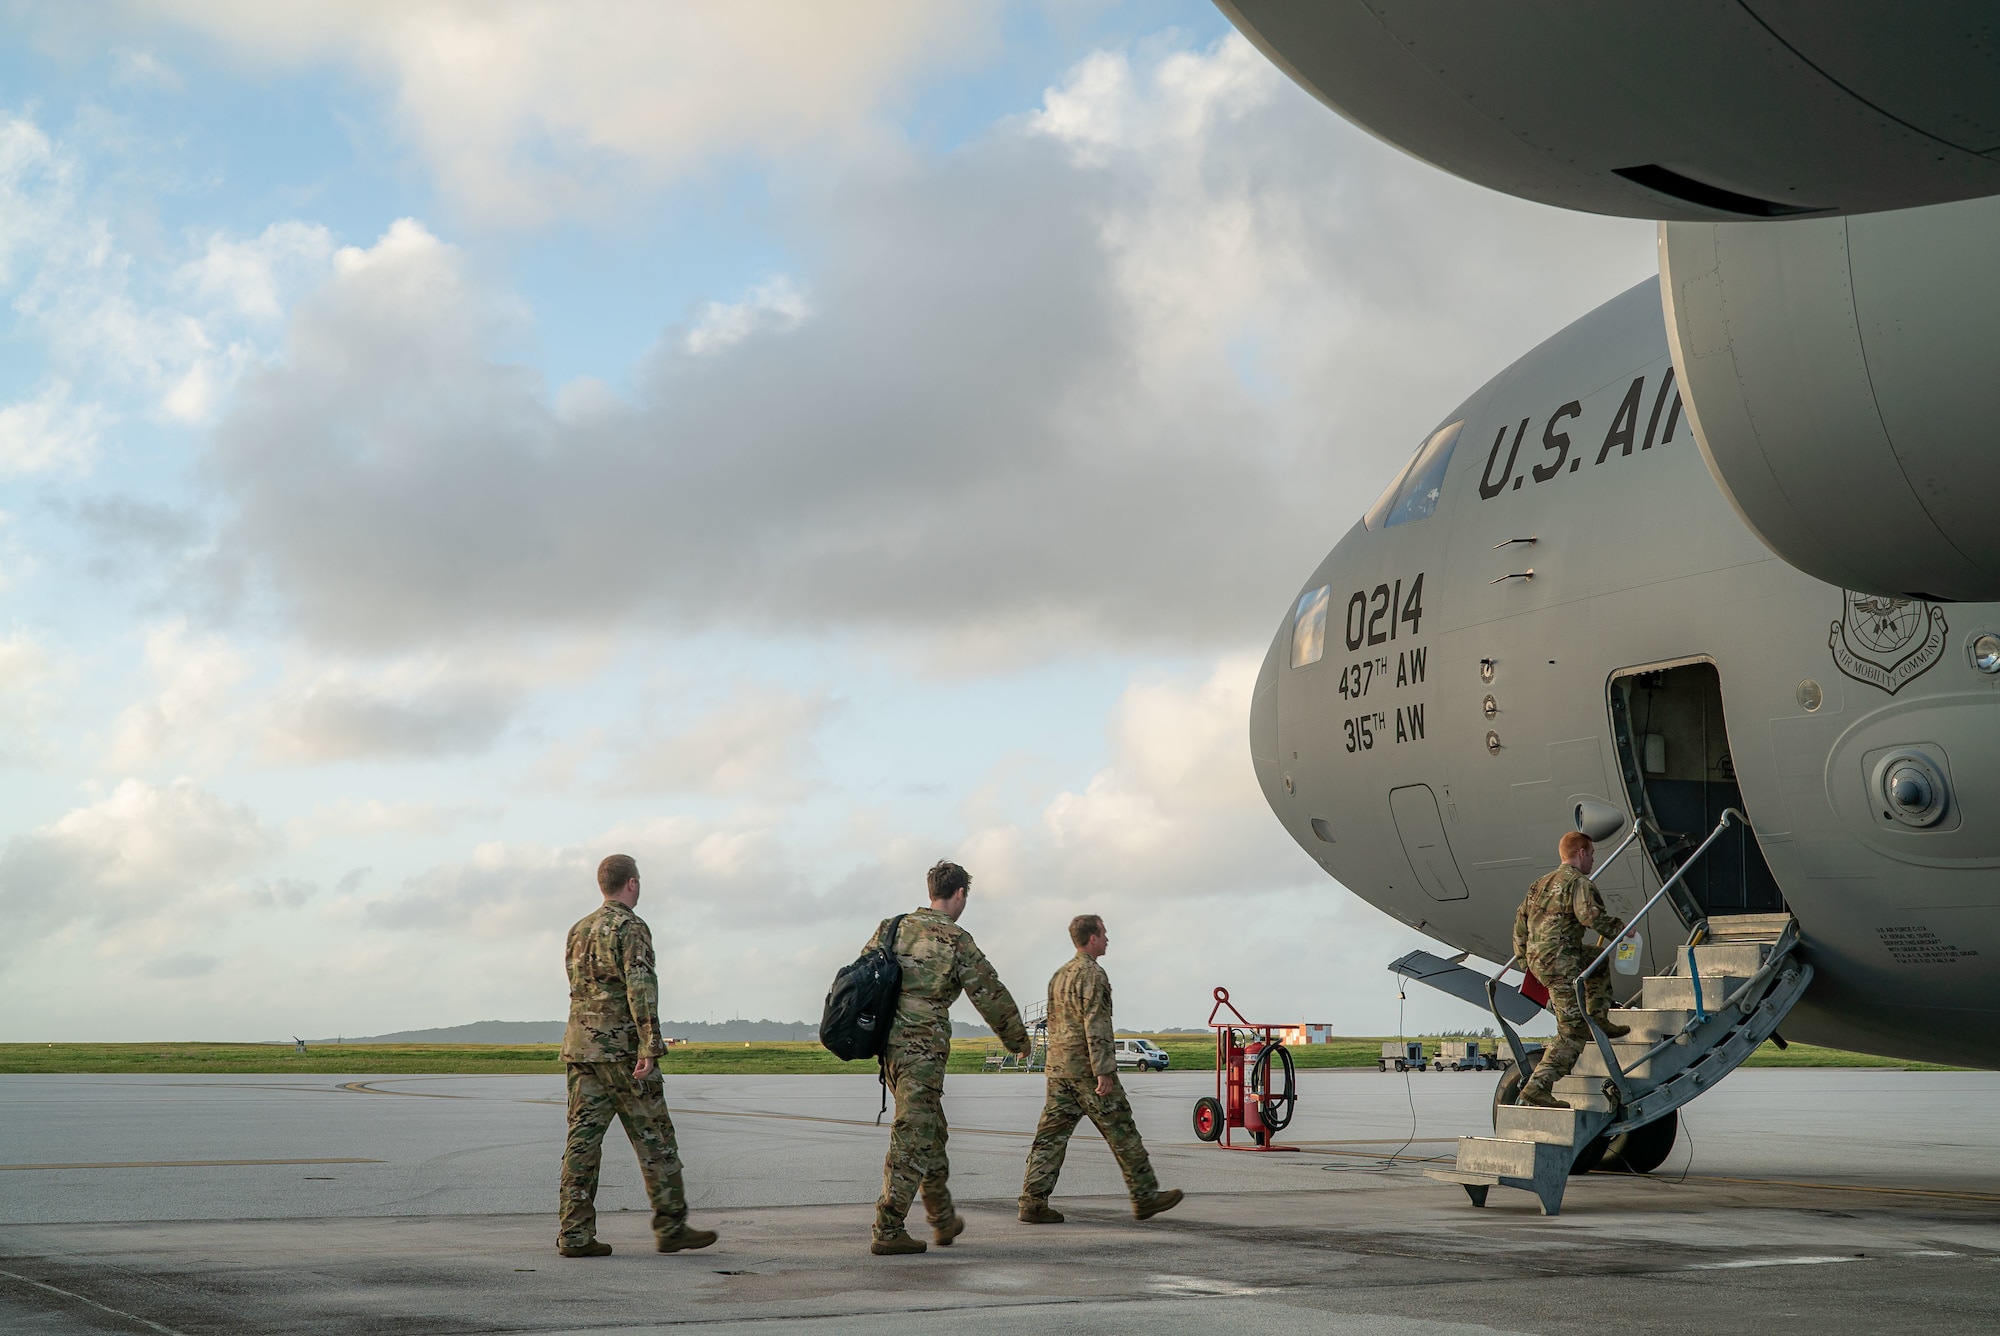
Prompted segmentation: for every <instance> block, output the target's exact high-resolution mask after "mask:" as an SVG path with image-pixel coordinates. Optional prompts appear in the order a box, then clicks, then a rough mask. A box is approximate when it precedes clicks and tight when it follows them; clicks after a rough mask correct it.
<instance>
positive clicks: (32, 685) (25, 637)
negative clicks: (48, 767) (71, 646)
mask: <svg viewBox="0 0 2000 1336" xmlns="http://www.w3.org/2000/svg"><path fill="white" fill-rule="evenodd" d="M64 676H65V672H64V668H63V665H62V664H61V663H60V662H59V661H58V660H57V658H56V656H55V655H54V654H52V653H50V651H49V648H48V646H47V645H45V644H44V643H43V642H42V640H41V639H40V638H38V637H37V636H35V635H33V634H32V633H30V632H26V631H13V632H10V633H9V634H7V635H5V636H0V757H5V758H6V759H8V760H21V759H24V758H29V757H34V758H36V759H40V754H41V752H42V751H43V747H44V743H43V739H42V725H43V721H44V719H45V718H46V716H47V714H48V712H49V710H50V708H51V707H52V706H53V704H54V703H55V700H56V699H57V688H58V686H59V685H60V683H61V679H62V678H63V677H64Z"/></svg>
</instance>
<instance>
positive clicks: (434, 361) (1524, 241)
mask: <svg viewBox="0 0 2000 1336" xmlns="http://www.w3.org/2000/svg"><path fill="white" fill-rule="evenodd" d="M819 203H821V204H822V205H823V207H819V208H815V209H814V210H812V212H813V213H814V214H815V216H816V218H817V219H818V221H819V222H820V223H821V224H822V225H823V226H824V227H825V229H826V238H825V240H824V243H823V245H821V246H820V247H819V248H818V249H819V250H820V251H821V253H823V254H824V256H825V260H824V263H823V265H822V266H821V267H820V269H819V270H818V272H816V273H814V274H813V275H812V276H811V279H810V291H811V293H812V297H811V300H810V303H809V304H808V303H807V302H806V301H805V300H804V299H803V298H802V297H798V298H797V299H796V300H794V297H796V294H797V293H800V292H803V291H804V290H805V288H804V287H798V288H796V289H785V290H783V291H782V292H779V293H778V294H777V295H774V294H773V291H772V290H768V289H767V290H765V291H763V292H762V293H752V294H750V295H749V296H748V297H746V298H744V299H743V300H742V301H740V302H737V303H734V304H729V303H725V304H724V305H722V306H718V307H716V308H714V309H713V310H711V311H710V312H708V313H705V314H704V315H703V317H702V319H701V321H700V322H699V323H698V324H697V325H696V326H695V327H694V329H693V330H692V331H689V332H682V333H678V334H675V335H673V336H671V337H669V338H667V339H664V340H662V343H661V345H660V347H659V348H658V349H657V350H656V352H655V354H654V355H653V356H652V357H651V358H650V359H649V360H648V362H647V363H646V364H645V365H644V366H643V368H642V375H641V376H640V378H639V384H640V388H639V391H638V393H637V395H636V398H635V399H634V400H633V401H630V402H627V401H622V400H620V399H618V398H616V397H615V396H612V395H610V394H608V393H606V392H604V391H603V390H602V388H601V387H598V386H593V387H591V392H589V393H578V394H574V395H555V396H551V395H550V393H549V392H548V390H547V388H546V387H545V386H544V385H543V384H542V383H541V381H540V379H539V378H538V376H537V375H535V374H534V373H533V372H532V371H531V370H530V369H528V368H525V367H522V366H518V365H509V364H506V363H504V362H502V361H500V360H498V359H497V358H496V357H495V356H494V355H493V353H492V349H493V348H494V347H495V346H496V345H497V343H498V341H499V340H500V339H501V337H502V336H503V334H504V333H505V332H506V331H507V330H509V329H510V328H512V326H510V324H509V321H510V320H513V319H515V318H517V317H518V311H517V309H516V308H515V307H514V306H513V305H512V304H511V303H509V302H508V301H507V300H506V299H505V298H504V296H502V295H499V294H494V293H492V292H490V291H487V290H485V289H484V288H482V287H481V286H480V285H479V283H477V282H476V281H475V280H474V278H473V277H472V276H471V274H470V273H469V270H468V266H467V264H466V261H465V259H464V257H463V256H462V254H461V253H460V252H459V251H457V250H456V249H455V248H454V247H452V246H450V245H448V244H446V243H445V242H443V241H441V240H439V239H438V238H437V237H436V236H435V235H434V234H432V233H431V232H429V231H428V230H426V229H424V228H423V227H422V226H420V225H419V224H417V223H414V222H408V221H406V222H403V223H399V224H397V225H396V226H395V227H393V228H392V229H390V231H389V232H388V233H387V234H385V235H384V236H383V237H382V238H381V240H380V241H379V242H377V243H376V244H375V245H374V246H372V247H370V248H367V249H365V250H360V249H353V250H347V251H343V252H341V253H340V255H339V256H338V257H337V259H336V262H335V273H334V276H333V277H332V279H331V280H330V281H329V282H328V283H327V284H326V285H325V286H324V287H323V288H321V289H320V290H319V291H318V292H316V293H315V294H314V295H313V296H311V297H310V298H308V299H307V300H306V301H305V302H303V303H302V304H301V305H300V307H299V308H298V309H297V311H296V312H295V313H294V315H293V317H292V320H291V323H290V326H289V328H288V331H287V334H286V346H285V350H284V355H283V357H282V360H280V361H279V362H277V363H274V364H272V365H270V366H268V367H266V368H264V369H262V370H260V371H258V372H255V373H253V374H251V375H250V376H249V377H247V378H246V379H245V380H244V381H243V382H242V387H241V391H240V394H239V396H238V399H237V400H236V403H235V405H234V407H233V409H232V410H231V411H230V412H229V413H228V414H227V415H226V417H225V418H224V419H223V420H222V422H221V423H220V425H219V428H218V430H217V433H216V450H215V457H214V471H213V473H214V477H215V478H216V479H217V480H218V482H219V484H220V485H221V486H222V487H223V488H224V489H225V490H226V492H227V494H228V496H229V498H230V500H231V501H232V503H233V506H234V513H235V518H234V520H233V523H232V525H231V527H230V528H229V529H228V531H227V532H226V533H225V535H224V539H223V545H222V552H221V561H222V562H223V563H224V564H225V565H226V566H227V567H228V568H229V569H233V570H237V571H242V572H255V573H256V574H257V576H258V578H259V579H261V580H263V581H265V582H266V584H267V587H268V589H269V590H270V591H271V592H273V593H274V594H275V595H276V596H277V597H278V598H279V599H280V600H281V601H282V602H283V603H284V604H285V605H286V606H288V607H289V608H290V609H291V610H292V611H293V613H294V614H295V615H296V617H297V618H298V621H299V624H300V625H301V626H302V627H303V628H304V629H305V630H306V632H307V633H308V634H309V635H310V636H312V637H313V638H315V639H316V640H318V641H319V642H321V643H334V644H344V645H349V646H371V647H375V648H381V647H393V646H398V645H407V644H411V643H415V642H420V641H423V640H425V639H427V638H436V637H442V636H449V635H457V634H464V633H466V632H478V631H486V630H493V629H500V630H506V629H510V628H520V627H524V626H527V627H551V628H553V627H571V628H601V627H604V626H608V625H618V624H621V623H622V622H625V621H627V620H629V619H631V618H633V617H637V616H645V617H666V618H669V619H672V620H675V621H678V622H680V623H682V624H706V623H716V622H723V621H729V622H739V623H740V622H749V623H752V624H760V625H765V626H770V625H781V626H784V627H787V628H793V629H801V630H808V631H811V630H817V629H825V628H829V627H836V626H854V625H862V626H869V627H873V628H877V629H882V628H890V629H894V630H897V631H914V632H916V633H918V634H920V635H923V636H928V637H932V638H934V639H936V640H939V641H944V640H951V639H954V638H962V639H964V640H966V641H967V642H968V643H969V644H972V645H984V646H991V645H995V644H1013V645H1019V644H1021V643H1024V642H1025V643H1042V644H1047V643H1051V642H1053V641H1056V640H1060V641H1062V642H1064V643H1069V644H1074V643H1076V642H1077V641H1078V640H1083V641H1086V642H1088V641H1096V642H1098V643H1103V642H1105V641H1112V642H1121V643H1132V642H1135V641H1136V642H1145V643H1153V644H1161V643H1165V644H1175V645H1181V646H1201V647H1211V646H1220V645H1225V644H1242V643H1246V642H1252V641H1261V640H1262V638H1263V636H1262V634H1261V632H1262V630H1263V628H1264V626H1265V624H1266V623H1267V622H1268V621H1270V620H1271V619H1272V618H1274V617H1275V616H1276V606H1275V605H1280V604H1282V602H1283V591H1284V590H1286V589H1288V588H1289V587H1290V586H1291V584H1292V583H1293V582H1294V581H1295V580H1296V579H1297V578H1298V575H1299V573H1300V572H1301V571H1302V570H1304V569H1306V568H1308V567H1309V566H1310V564H1311V562H1312V561H1313V560H1314V559H1316V558H1317V556H1318V555H1319V554H1320V553H1321V552H1322V551H1323V550H1324V548H1325V546H1326V545H1327V544H1328V543H1329V542H1330V541H1331V540H1332V538H1333V537H1334V536H1335V535H1336V534H1337V533H1338V531H1339V530H1340V529H1341V528H1343V527H1344V526H1345V524H1346V523H1347V520H1348V517H1349V516H1352V515H1354V514H1358V513H1359V512H1360V510H1362V509H1363V508H1364V507H1365V505H1366V503H1367V501H1368V500H1369V499H1370V498H1371V497H1372V494H1373V492H1374V491H1375V490H1377V489H1378V488H1379V487H1380V486H1381V484H1382V483H1383V482H1385V481H1386V480H1387V479H1388V477H1389V476H1390V475H1391V474H1392V473H1393V472H1394V470H1395V468H1396V467H1398V466H1399V465H1400V464H1401V462H1402V460H1403V459H1404V458H1405V457H1406V455H1407V451H1408V450H1409V449H1410V448H1411V447H1412V445H1413V443H1414V442H1415V441H1417V440H1418V439H1420V437H1421V436H1422V434H1423V433H1424V432H1425V431H1427V430H1428V429H1429V428H1430V427H1431V426H1433V425H1434V423H1435V421H1436V420H1437V419H1438V418H1439V417H1440V416H1441V415H1442V414H1444V413H1445V412H1447V411H1449V409H1450V408H1451V407H1452V405H1453V404H1454V403H1455V402H1456V401H1457V400H1458V398H1459V397H1461V396H1462V395H1464V394H1465V393H1468V392H1469V391H1470V390H1471V389H1473V388H1475V387H1476V386H1477V384H1478V383H1479V382H1480V381H1482V380H1483V379H1485V378H1486V377H1487V376H1488V375H1490V374H1491V373H1492V372H1493V371H1494V370H1496V369H1497V368H1498V366H1499V365H1501V364H1503V363H1504V362H1505V361H1506V359H1507V358H1508V357H1510V356H1513V355H1515V354H1516V353H1517V352H1518V351H1519V350H1520V349H1522V348H1525V347H1526V346H1528V345H1530V344H1531V343H1532V342H1534V341H1535V339H1537V338H1539V337H1541V336H1543V335H1545V334H1546V333H1548V332H1550V331H1552V330H1553V329H1555V328H1557V327H1559V326H1560V325H1561V324H1562V323H1563V322H1564V321H1566V320H1567V319H1569V318H1570V317H1572V316H1574V315H1576V314H1579V313H1581V312H1582V311H1583V310H1585V309H1588V307H1590V306H1591V305H1594V304H1595V303H1596V302H1597V301H1599V300H1601V299H1603V298H1604V297H1606V296H1609V295H1610V294H1612V293H1615V292H1616V291H1618V290H1619V289H1620V288H1622V287H1624V286H1627V285H1629V283H1630V282H1632V281H1633V280H1635V279H1636V278H1639V277H1641V276H1643V274H1644V272H1645V270H1646V268H1647V267H1648V266H1649V265H1650V264H1651V262H1652V241H1651V234H1650V231H1649V230H1648V229H1646V228H1645V227H1644V226H1643V225H1640V224H1632V223H1629V222H1628V221H1626V220H1605V219H1594V218H1589V219H1586V218H1579V217H1572V216H1569V215H1563V214H1559V213H1556V212H1554V211H1550V210H1543V209H1537V208H1535V207H1534V206H1529V205H1525V204H1521V203H1519V202H1518V201H1512V200H1507V199H1503V198H1500V197H1497V196H1492V195H1489V194H1486V193H1484V192H1480V191H1477V190H1476V189H1475V188H1473V187H1470V186H1466V185H1464V184H1462V183H1458V182H1454V181H1451V180H1449V179H1448V178H1445V177H1443V176H1442V175H1441V174H1439V173H1436V172H1435V171H1432V170H1431V169H1428V168H1425V167H1422V166H1421V165H1420V164H1416V163H1414V162H1411V161H1410V160H1408V159H1405V158H1403V157H1402V156H1401V155H1398V154H1395V153H1394V152H1393V151H1391V150H1388V149H1386V148H1383V147H1382V146H1380V145H1378V144H1375V143H1374V142H1373V141H1370V140H1367V139H1366V138H1365V137H1363V136H1361V135H1360V134H1359V133H1358V132H1356V131H1354V130H1352V129H1351V128H1349V127H1347V126H1345V125H1344V124H1343V123H1341V122H1340V121H1339V120H1338V119H1337V118H1335V117H1332V116H1330V115H1328V114H1326V112H1325V109H1324V108H1322V107H1319V106H1318V105H1317V104H1315V103H1313V102H1311V101H1310V99H1308V98H1306V97H1305V96H1304V95H1303V94H1301V93H1300V92H1299V91H1298V90H1297V89H1296V88H1294V87H1293V86H1292V85H1291V84H1289V83H1288V82H1286V81H1285V80H1284V79H1283V78H1282V76H1280V75H1278V74H1277V72H1276V71H1275V70H1273V69H1271V68H1270V66H1269V65H1268V62H1265V61H1263V60H1262V59H1261V58H1260V57H1258V56H1257V55H1256V53H1255V52H1254V51H1252V50H1251V49H1250V48H1249V46H1248V45H1247V44H1246V43H1244V42H1242V41H1241V40H1240V39H1238V38H1235V37H1231V38H1229V39H1226V40H1224V41H1222V42H1220V43H1219V44H1217V46H1215V47H1214V48H1213V49H1211V50H1209V51H1205V52H1196V53H1189V52H1183V53H1179V54H1175V55H1171V56H1168V57H1166V58H1164V59H1162V60H1159V61H1157V62H1155V63H1153V64H1151V65H1148V66H1134V65H1132V64H1131V63H1130V62H1129V61H1128V60H1126V58H1124V57H1122V56H1116V55H1110V56H1101V57H1097V58H1094V59H1093V60H1092V61H1089V62H1086V63H1085V64H1084V65H1083V66H1081V67H1080V68H1079V69H1078V70H1077V71H1075V72H1074V73H1073V74H1072V76H1071V78H1070V79H1069V80H1068V81H1067V82H1066V83H1065V84H1064V85H1063V86H1062V87H1061V88H1058V89H1055V90H1052V91H1051V93H1050V94H1049V97H1048V98H1047V100H1046V102H1045V105H1044V107H1043V108H1042V110H1041V111H1040V112H1039V113H1037V114H1036V115H1034V116H1032V117H1028V118H1023V119H1021V120H1018V121H1015V122H1009V123H1008V124H1006V125H1005V126H1003V127H1002V128H1001V129H1000V130H998V131H996V132H995V133H994V134H992V135H991V136H989V137H988V138H987V139H985V140H983V141H981V142H978V143H976V144H973V145H970V146H968V147H966V148H964V149H962V150H959V151H957V152H955V153H953V154H950V155H947V156H945V157H943V158H940V159H935V160H930V159H917V158H910V157H888V158H885V157H882V156H880V155H878V156H876V157H874V158H870V159H868V160H867V161H865V162H863V163H862V164H860V165H858V166H855V167H853V168H852V169H851V170H850V171H849V172H848V173H847V175H846V177H845V178H844V179H843V180H842V182H841V184H839V185H838V186H837V187H833V188H831V189H830V191H829V193H828V194H827V195H826V196H825V198H824V200H823V201H819ZM1440 313H1441V314H1440Z"/></svg>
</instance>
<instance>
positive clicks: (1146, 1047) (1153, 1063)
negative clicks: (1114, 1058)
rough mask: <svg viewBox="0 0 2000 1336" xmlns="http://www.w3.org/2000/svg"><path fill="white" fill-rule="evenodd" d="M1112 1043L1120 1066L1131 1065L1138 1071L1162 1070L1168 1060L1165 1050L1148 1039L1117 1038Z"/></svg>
mask: <svg viewBox="0 0 2000 1336" xmlns="http://www.w3.org/2000/svg"><path fill="white" fill-rule="evenodd" d="M1113 1044H1114V1046H1115V1048H1116V1050H1117V1054H1118V1065H1119V1066H1120V1067H1132V1068H1136V1069H1137V1070H1139V1071H1153V1072H1163V1071H1165V1070H1166V1069H1167V1063H1168V1061H1169V1059H1168V1057H1167V1051H1166V1050H1165V1049H1163V1048H1161V1047H1160V1046H1159V1045H1158V1044H1155V1043H1154V1042H1153V1041H1152V1040H1150V1039H1118V1040H1114V1041H1113Z"/></svg>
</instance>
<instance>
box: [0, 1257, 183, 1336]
mask: <svg viewBox="0 0 2000 1336" xmlns="http://www.w3.org/2000/svg"><path fill="white" fill-rule="evenodd" d="M0 1276H5V1277H6V1278H7V1279H9V1280H18V1281H20V1282H21V1283H22V1284H23V1285H33V1286H34V1287H35V1288H36V1289H38V1290H47V1291H48V1292H49V1293H50V1294H60V1295H61V1296H62V1297H63V1298H65V1299H74V1300H76V1301H77V1302H78V1303H80V1304H89V1305H90V1306H91V1307H92V1308H95V1309H97V1310H98V1311H99V1312H103V1313H109V1314H111V1315H112V1316H113V1317H122V1318H124V1319H125V1320H126V1321H127V1322H136V1323H138V1324H139V1325H140V1326H142V1327H146V1328H148V1329H150V1330H152V1331H157V1332H159V1333H160V1336H185V1333H183V1332H178V1331H175V1330H174V1329H173V1328H172V1327H167V1326H162V1325H161V1324H160V1323H158V1322H155V1321H153V1319H151V1318H149V1317H140V1316H139V1315H138V1314H137V1313H128V1312H126V1311H125V1310H124V1309H122V1308H113V1307H112V1306H111V1305H110V1304H101V1303H99V1302H97V1300H95V1299H93V1298H91V1297H90V1296H89V1295H87V1294H78V1293H77V1292H76V1291H75V1290H66V1289H63V1288H62V1287H61V1286H59V1285H51V1284H48V1283H47V1282H46V1281H40V1280H36V1279H35V1278H34V1277H33V1276H23V1275H18V1274H16V1273H15V1272H12V1271H0Z"/></svg>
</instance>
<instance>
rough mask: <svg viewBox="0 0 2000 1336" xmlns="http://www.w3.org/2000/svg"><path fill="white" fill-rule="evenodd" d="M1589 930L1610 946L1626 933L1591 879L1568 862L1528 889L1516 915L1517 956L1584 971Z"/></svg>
mask: <svg viewBox="0 0 2000 1336" xmlns="http://www.w3.org/2000/svg"><path fill="white" fill-rule="evenodd" d="M1585 928H1589V929H1591V930H1592V931H1594V932H1596V933H1597V935H1598V936H1600V937H1602V938H1604V939H1605V940H1606V941H1610V940H1611V939H1612V938H1613V937H1616V936H1618V934H1620V933H1622V932H1624V931H1625V925H1624V924H1623V923H1621V922H1619V920H1618V919H1617V918H1616V917H1615V916H1614V915H1613V914H1612V913H1611V912H1610V911H1609V910H1607V909H1606V908H1605V907H1604V897H1602V896H1600V895H1599V894H1598V893H1597V887H1596V886H1595V885H1593V884H1592V883H1591V880H1590V878H1589V877H1586V876H1584V875H1583V874H1582V873H1581V872H1578V871H1577V870H1576V869H1575V868H1573V867H1571V866H1570V865H1569V864H1567V863H1565V864H1563V865H1562V866H1561V867H1559V868H1557V869H1556V870H1555V871H1554V872H1551V873H1549V875H1548V876H1546V877H1543V878H1542V879H1541V880H1539V881H1537V882H1536V883H1535V884H1534V885H1532V886H1530V887H1529V888H1528V898H1527V899H1525V900H1523V901H1522V902H1521V911H1520V912H1519V913H1518V914H1516V915H1515V916H1514V954H1515V955H1516V956H1518V957H1520V959H1521V960H1522V961H1523V962H1524V963H1525V962H1528V961H1535V960H1539V961H1544V962H1550V963H1554V962H1567V961H1572V960H1573V961H1575V962H1576V963H1575V965H1574V966H1573V967H1572V968H1576V969H1581V968H1582V967H1583V965H1584V960H1583V930H1584V929H1585ZM1535 973H1536V974H1537V975H1540V974H1541V971H1540V970H1536V971H1535ZM1542 982H1544V983H1547V982H1548V980H1547V979H1546V978H1544V979H1543V980H1542Z"/></svg>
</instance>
